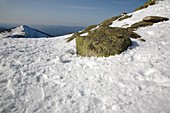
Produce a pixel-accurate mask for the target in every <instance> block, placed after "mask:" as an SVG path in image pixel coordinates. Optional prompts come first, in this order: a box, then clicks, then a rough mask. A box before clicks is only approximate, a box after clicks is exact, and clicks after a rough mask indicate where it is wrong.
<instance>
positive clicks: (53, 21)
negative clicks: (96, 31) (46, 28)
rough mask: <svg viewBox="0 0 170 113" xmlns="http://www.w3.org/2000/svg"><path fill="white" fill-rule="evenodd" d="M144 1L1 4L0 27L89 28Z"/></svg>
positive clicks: (22, 0)
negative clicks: (1, 24) (10, 25)
mask: <svg viewBox="0 0 170 113" xmlns="http://www.w3.org/2000/svg"><path fill="white" fill-rule="evenodd" d="M146 1H147V0H140V1H136V0H107V1H102V0H93V1H84V0H72V1H69V0H62V1H60V0H50V1H46V0H36V1H34V0H29V1H26V0H13V1H12V0H0V14H1V16H0V23H5V24H17V25H21V24H26V25H50V26H52V25H54V26H56V25H61V26H88V25H91V24H98V23H99V22H101V21H103V20H105V19H107V18H109V17H112V16H115V15H119V14H120V13H123V12H131V11H133V10H134V9H135V8H137V7H138V6H140V5H142V4H143V3H144V2H146Z"/></svg>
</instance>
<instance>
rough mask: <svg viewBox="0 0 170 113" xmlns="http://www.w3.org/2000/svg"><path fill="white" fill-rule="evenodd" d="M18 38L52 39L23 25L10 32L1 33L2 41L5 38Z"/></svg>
mask: <svg viewBox="0 0 170 113" xmlns="http://www.w3.org/2000/svg"><path fill="white" fill-rule="evenodd" d="M17 36H23V37H25V38H45V37H50V36H49V35H48V34H46V33H43V32H41V31H38V30H36V29H32V28H30V27H28V26H26V25H21V26H19V27H16V28H14V29H12V30H11V31H10V32H3V33H0V39H1V38H5V37H12V38H17Z"/></svg>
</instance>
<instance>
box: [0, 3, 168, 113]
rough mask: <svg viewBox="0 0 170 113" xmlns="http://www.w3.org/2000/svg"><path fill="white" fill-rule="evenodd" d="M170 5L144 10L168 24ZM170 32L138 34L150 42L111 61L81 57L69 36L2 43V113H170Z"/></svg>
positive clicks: (157, 27)
mask: <svg viewBox="0 0 170 113" xmlns="http://www.w3.org/2000/svg"><path fill="white" fill-rule="evenodd" d="M168 4H170V2H169V1H168V0H166V1H162V2H160V4H157V5H155V6H151V7H149V8H148V9H145V10H146V11H147V10H149V9H150V10H151V9H155V10H154V11H155V12H154V13H155V14H162V15H164V16H165V17H168V18H170V13H169V12H170V5H168ZM162 6H163V7H162ZM158 8H159V10H157V9H158ZM145 10H141V11H139V12H135V15H136V16H137V17H141V18H142V17H143V15H144V14H145V13H144V11H145ZM146 13H147V12H146ZM137 17H136V18H137ZM133 20H134V21H135V17H134V15H133V18H131V19H127V20H126V21H127V22H129V23H132V21H133ZM122 22H123V21H122ZM124 22H125V21H124ZM115 24H116V23H115ZM169 29H170V21H167V22H161V23H157V24H154V25H153V26H149V27H145V28H140V29H138V30H137V31H136V32H137V33H138V34H139V35H141V36H142V38H143V39H145V40H146V42H141V41H139V40H136V39H133V40H132V41H133V45H132V46H131V47H129V49H128V50H127V51H125V52H123V53H122V54H120V55H116V56H110V57H108V58H94V57H93V58H85V57H80V56H77V55H76V47H75V40H74V41H71V42H69V43H66V38H67V37H68V36H62V37H57V38H48V39H16V38H14V39H10V38H8V39H0V100H1V101H0V113H4V112H5V113H8V112H12V113H169V112H170V36H169Z"/></svg>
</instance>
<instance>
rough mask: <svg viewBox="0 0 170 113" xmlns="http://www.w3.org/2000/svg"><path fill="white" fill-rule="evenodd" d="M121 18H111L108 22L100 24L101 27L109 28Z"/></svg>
mask: <svg viewBox="0 0 170 113" xmlns="http://www.w3.org/2000/svg"><path fill="white" fill-rule="evenodd" d="M120 17H122V15H119V16H115V17H112V18H109V19H107V20H104V21H103V22H101V23H100V27H109V26H110V25H111V24H112V22H113V21H115V20H117V19H118V18H120Z"/></svg>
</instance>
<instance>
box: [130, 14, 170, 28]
mask: <svg viewBox="0 0 170 113" xmlns="http://www.w3.org/2000/svg"><path fill="white" fill-rule="evenodd" d="M168 20H169V19H168V18H165V17H160V16H146V17H145V18H143V19H142V21H139V22H137V23H134V24H132V25H131V27H129V28H128V30H129V31H134V30H136V29H138V28H140V27H146V26H152V25H153V24H154V23H158V22H162V21H168Z"/></svg>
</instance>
